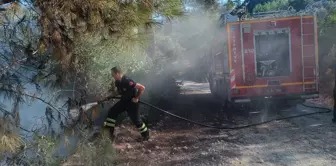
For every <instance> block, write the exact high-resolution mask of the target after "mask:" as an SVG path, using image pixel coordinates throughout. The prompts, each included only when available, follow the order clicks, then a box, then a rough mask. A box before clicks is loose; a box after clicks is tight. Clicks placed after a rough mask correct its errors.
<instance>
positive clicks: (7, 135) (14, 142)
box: [0, 118, 24, 154]
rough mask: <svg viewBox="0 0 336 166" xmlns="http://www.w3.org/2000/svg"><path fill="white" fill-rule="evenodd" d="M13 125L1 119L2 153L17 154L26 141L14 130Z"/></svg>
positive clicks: (0, 139)
mask: <svg viewBox="0 0 336 166" xmlns="http://www.w3.org/2000/svg"><path fill="white" fill-rule="evenodd" d="M13 128H15V127H13V124H12V123H10V120H8V119H5V118H2V119H0V153H1V154H4V153H5V152H10V153H15V152H17V151H18V150H19V149H20V148H21V147H22V145H24V141H23V139H22V138H21V136H20V135H19V133H18V132H15V130H14V129H13Z"/></svg>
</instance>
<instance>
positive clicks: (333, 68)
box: [326, 60, 336, 123]
mask: <svg viewBox="0 0 336 166" xmlns="http://www.w3.org/2000/svg"><path fill="white" fill-rule="evenodd" d="M332 71H333V72H334V75H335V76H334V79H335V81H334V82H335V84H334V90H333V96H334V111H333V115H334V117H333V119H332V121H333V122H334V123H336V61H335V60H334V61H333V62H332V63H331V65H329V66H328V69H327V72H326V75H329V74H330V73H331V72H332Z"/></svg>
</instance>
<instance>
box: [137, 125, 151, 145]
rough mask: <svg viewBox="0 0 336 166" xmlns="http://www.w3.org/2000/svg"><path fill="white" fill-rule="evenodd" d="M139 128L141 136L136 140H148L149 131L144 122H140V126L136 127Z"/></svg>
mask: <svg viewBox="0 0 336 166" xmlns="http://www.w3.org/2000/svg"><path fill="white" fill-rule="evenodd" d="M138 129H139V130H140V133H141V136H142V138H141V139H139V140H138V141H140V142H142V141H148V140H149V131H148V128H147V126H146V124H145V123H142V125H141V127H139V128H138Z"/></svg>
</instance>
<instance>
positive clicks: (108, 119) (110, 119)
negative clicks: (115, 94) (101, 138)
mask: <svg viewBox="0 0 336 166" xmlns="http://www.w3.org/2000/svg"><path fill="white" fill-rule="evenodd" d="M106 121H108V122H112V123H115V122H116V120H114V119H112V118H106Z"/></svg>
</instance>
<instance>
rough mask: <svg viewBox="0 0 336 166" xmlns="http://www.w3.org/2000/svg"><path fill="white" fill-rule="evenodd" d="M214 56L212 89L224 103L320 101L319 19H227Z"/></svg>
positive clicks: (307, 15)
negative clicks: (283, 99) (267, 99)
mask: <svg viewBox="0 0 336 166" xmlns="http://www.w3.org/2000/svg"><path fill="white" fill-rule="evenodd" d="M227 18H228V17H227ZM210 52H211V53H210V54H211V58H212V60H211V62H212V64H211V69H210V73H209V83H210V89H211V93H212V94H215V95H216V96H218V97H221V99H222V100H223V99H224V100H225V101H230V102H233V103H249V102H251V101H253V100H254V99H261V98H285V99H299V98H301V99H303V98H304V99H307V98H316V97H318V96H319V66H318V43H317V22H316V16H315V15H314V14H300V15H293V16H286V17H283V16H282V17H272V18H270V17H269V18H266V17H263V16H261V17H258V18H254V19H250V20H247V19H246V20H243V21H241V20H233V21H232V20H231V21H230V20H229V19H227V21H226V23H225V24H224V26H222V27H221V28H220V30H219V32H218V33H217V34H216V37H215V40H214V42H213V43H212V49H211V51H210Z"/></svg>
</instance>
